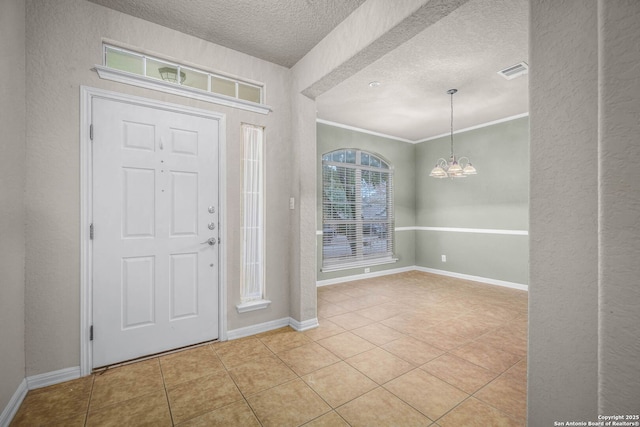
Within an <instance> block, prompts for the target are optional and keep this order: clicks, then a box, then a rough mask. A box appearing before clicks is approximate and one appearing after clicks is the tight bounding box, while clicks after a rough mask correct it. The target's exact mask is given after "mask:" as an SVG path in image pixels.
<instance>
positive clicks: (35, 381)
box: [27, 366, 80, 390]
mask: <svg viewBox="0 0 640 427" xmlns="http://www.w3.org/2000/svg"><path fill="white" fill-rule="evenodd" d="M78 378H80V366H74V367H72V368H65V369H59V370H57V371H52V372H45V373H44V374H38V375H32V376H30V377H27V387H28V388H29V390H33V389H36V388H41V387H46V386H48V385H53V384H59V383H63V382H65V381H70V380H75V379H78Z"/></svg>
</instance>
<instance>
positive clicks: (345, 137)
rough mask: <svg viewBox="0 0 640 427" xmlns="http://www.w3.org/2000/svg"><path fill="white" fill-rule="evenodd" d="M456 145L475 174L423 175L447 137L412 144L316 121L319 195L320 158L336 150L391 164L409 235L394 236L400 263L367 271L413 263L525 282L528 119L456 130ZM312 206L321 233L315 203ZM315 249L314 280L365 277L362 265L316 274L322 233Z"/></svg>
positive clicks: (399, 216) (446, 146) (401, 222)
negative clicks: (363, 152)
mask: <svg viewBox="0 0 640 427" xmlns="http://www.w3.org/2000/svg"><path fill="white" fill-rule="evenodd" d="M454 144H455V145H454V149H455V153H456V154H457V155H459V156H468V157H469V158H471V161H472V162H473V164H474V166H475V167H476V169H477V170H478V175H475V176H472V177H468V178H463V179H456V180H451V179H434V178H431V177H429V173H430V172H431V169H432V168H433V166H434V165H435V162H436V160H437V159H438V158H440V157H445V158H447V157H448V156H449V152H450V139H449V137H448V136H446V137H442V138H438V139H434V140H430V141H426V142H422V143H419V144H410V143H406V142H401V141H398V140H394V139H390V138H383V137H379V136H374V135H371V134H367V133H363V132H357V131H353V130H348V129H344V128H339V127H335V126H330V125H327V124H323V123H318V125H317V147H318V148H317V150H318V156H317V158H318V163H317V168H318V169H317V170H318V174H317V175H318V192H317V194H319V195H321V194H322V188H321V186H322V182H321V180H322V162H321V156H322V154H323V153H326V152H329V151H333V150H336V149H338V148H359V149H362V150H366V151H370V152H372V153H377V154H379V155H381V156H382V157H384V158H386V159H387V160H389V161H390V162H391V163H392V164H393V166H394V170H395V187H394V190H395V209H396V228H398V227H409V230H397V231H396V248H397V253H396V255H397V256H398V258H399V260H398V262H397V263H395V264H386V265H382V266H372V267H371V272H376V271H381V270H388V269H396V268H402V267H411V266H417V267H423V268H426V269H436V270H444V271H448V272H451V273H459V274H467V275H471V276H478V277H483V278H487V279H494V280H500V281H507V282H512V283H517V284H524V285H526V284H528V276H529V266H528V259H529V236H528V235H527V231H528V224H529V118H528V117H524V118H519V119H514V120H510V121H507V122H503V123H498V124H494V125H490V126H486V127H482V128H479V129H474V130H470V131H466V132H461V133H457V134H455V135H454ZM317 203H318V206H317V213H318V218H317V229H318V230H321V228H322V207H321V200H320V199H318V202H317ZM432 228H437V229H436V230H433V229H432ZM438 228H462V229H472V230H473V231H475V232H472V233H471V232H456V231H446V230H438ZM491 230H507V231H506V232H504V233H505V234H499V233H496V232H493V231H491ZM467 231H469V230H467ZM511 231H517V233H513V234H511ZM523 233H524V234H523ZM317 245H318V246H317V247H318V250H317V251H316V253H317V257H318V262H317V265H318V267H317V268H318V280H327V279H335V278H339V277H346V276H351V275H356V274H363V273H364V270H363V269H362V268H358V269H350V270H342V271H334V272H331V273H322V272H321V271H320V267H321V265H322V260H321V256H322V236H321V235H318V236H317ZM442 255H446V257H447V261H446V262H442V260H441V256H442Z"/></svg>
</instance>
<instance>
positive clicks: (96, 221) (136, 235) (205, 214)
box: [92, 98, 219, 367]
mask: <svg viewBox="0 0 640 427" xmlns="http://www.w3.org/2000/svg"><path fill="white" fill-rule="evenodd" d="M92 102H93V104H92V111H93V118H92V122H93V127H94V138H93V142H92V156H93V157H92V161H93V225H94V230H95V234H94V239H93V241H92V249H93V257H92V258H93V278H92V279H93V283H92V286H93V331H94V341H93V361H94V362H93V366H94V367H100V366H105V365H109V364H113V363H117V362H121V361H125V360H129V359H133V358H137V357H141V356H145V355H149V354H153V353H157V352H161V351H166V350H170V349H173V348H178V347H182V346H186V345H190V344H195V343H199V342H203V341H208V340H212V339H215V338H217V337H218V306H219V305H218V286H219V283H218V246H217V244H216V243H217V239H218V234H217V233H218V228H219V227H218V214H217V212H218V125H219V124H218V121H217V120H215V119H212V118H204V117H199V116H194V115H189V114H186V113H181V112H174V111H168V110H164V109H155V108H151V107H146V106H141V105H135V104H131V103H127V102H122V101H115V100H106V99H100V98H94V99H93V101H92ZM210 207H211V208H213V209H210ZM210 210H211V211H213V212H210ZM209 223H214V224H215V225H216V227H215V229H214V230H210V229H209V228H208V224H209ZM209 239H211V240H210V241H211V242H213V243H214V244H213V245H211V244H209V243H207V241H208V240H209Z"/></svg>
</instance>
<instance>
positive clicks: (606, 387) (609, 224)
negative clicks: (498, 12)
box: [598, 0, 640, 414]
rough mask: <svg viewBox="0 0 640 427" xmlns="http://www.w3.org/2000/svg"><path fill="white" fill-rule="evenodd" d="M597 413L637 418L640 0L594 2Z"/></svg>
mask: <svg viewBox="0 0 640 427" xmlns="http://www.w3.org/2000/svg"><path fill="white" fill-rule="evenodd" d="M599 20H600V28H601V37H600V43H601V45H600V46H601V53H602V55H601V67H600V72H601V76H600V77H601V81H600V146H599V148H600V224H601V226H600V254H601V255H600V308H599V313H600V348H599V364H600V372H599V390H598V392H599V402H598V404H599V406H598V409H599V413H601V414H638V413H640V356H639V355H640V310H639V309H638V307H639V306H640V286H638V283H639V281H638V276H639V274H640V267H639V266H638V260H640V168H638V165H639V164H640V137H639V135H640V119H639V118H640V43H639V42H640V2H638V1H605V0H601V1H600V16H599Z"/></svg>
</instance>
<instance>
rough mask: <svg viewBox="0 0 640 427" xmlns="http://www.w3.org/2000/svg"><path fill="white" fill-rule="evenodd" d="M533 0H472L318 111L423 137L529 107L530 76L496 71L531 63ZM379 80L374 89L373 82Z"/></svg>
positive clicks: (322, 102) (321, 101) (345, 85)
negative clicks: (508, 75) (505, 75)
mask: <svg viewBox="0 0 640 427" xmlns="http://www.w3.org/2000/svg"><path fill="white" fill-rule="evenodd" d="M527 58H528V2H527V1H526V0H471V1H469V2H468V3H466V4H464V5H462V6H460V7H459V8H458V9H456V10H455V11H453V12H452V13H451V14H449V15H448V16H446V17H444V18H443V19H441V20H439V21H438V22H436V23H435V24H433V25H431V26H429V27H427V28H426V29H425V30H424V31H423V32H421V33H420V34H418V35H417V36H415V37H413V38H412V39H411V40H409V41H407V42H405V43H404V44H402V45H401V46H399V47H398V48H396V49H395V50H393V51H392V52H390V53H388V54H387V55H385V56H383V57H382V58H380V59H379V60H377V61H376V62H374V63H373V64H371V65H369V66H368V67H366V68H364V69H363V70H361V71H360V72H358V73H356V74H354V75H353V76H351V77H349V78H347V79H346V80H344V81H343V82H342V83H340V84H338V85H336V86H334V87H333V88H332V89H330V90H329V91H327V92H325V93H324V94H322V95H320V96H319V97H318V98H317V99H316V101H317V104H316V105H317V110H318V117H319V118H320V119H324V120H327V121H331V122H336V123H340V124H344V125H349V126H354V127H358V128H362V129H367V130H370V131H375V132H379V133H382V134H386V135H392V136H395V137H400V138H404V139H407V140H410V141H417V140H421V139H425V138H428V137H433V136H436V135H442V134H445V133H448V132H449V128H450V115H451V111H450V96H449V95H448V94H447V90H448V89H451V88H457V89H458V90H459V92H458V93H457V94H455V95H454V99H453V102H454V127H455V129H464V128H468V127H472V126H477V125H479V124H483V123H487V122H491V121H494V120H499V119H503V118H505V117H510V116H514V115H518V114H523V113H526V112H528V111H529V110H528V104H529V98H528V76H527V75H525V76H522V77H518V78H515V79H513V80H506V79H504V78H503V77H502V76H500V75H498V74H497V72H498V71H499V70H502V69H504V68H506V67H508V66H510V65H514V64H516V63H518V62H521V61H525V62H527V61H528V59H527ZM372 81H378V82H380V86H378V87H375V88H371V87H369V83H370V82H372Z"/></svg>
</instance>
